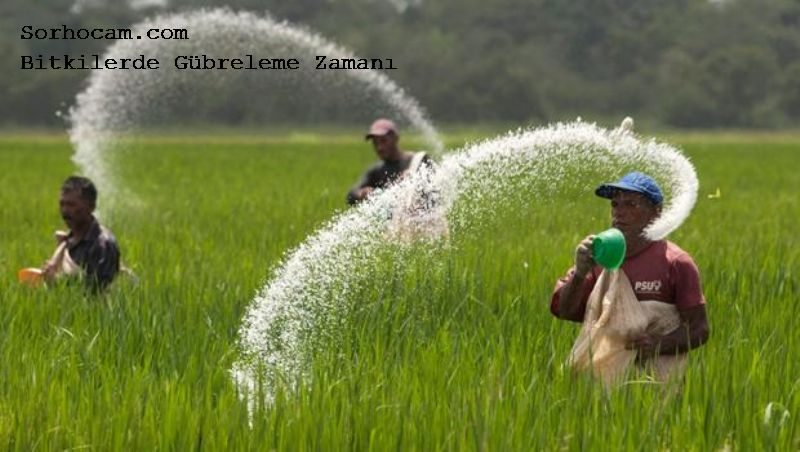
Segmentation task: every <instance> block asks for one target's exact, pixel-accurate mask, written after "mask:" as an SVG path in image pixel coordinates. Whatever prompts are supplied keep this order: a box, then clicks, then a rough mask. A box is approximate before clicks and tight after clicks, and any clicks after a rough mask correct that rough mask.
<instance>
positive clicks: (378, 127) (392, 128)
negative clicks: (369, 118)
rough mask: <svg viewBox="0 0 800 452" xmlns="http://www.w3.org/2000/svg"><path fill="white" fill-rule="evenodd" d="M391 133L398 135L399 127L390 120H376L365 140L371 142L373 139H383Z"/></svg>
mask: <svg viewBox="0 0 800 452" xmlns="http://www.w3.org/2000/svg"><path fill="white" fill-rule="evenodd" d="M389 132H394V133H395V134H397V126H396V125H394V123H393V122H392V121H390V120H388V119H385V118H381V119H376V120H375V122H373V123H372V125H371V126H369V132H367V136H366V137H364V138H365V139H367V140H369V139H370V138H372V137H382V136H384V135H386V134H387V133H389Z"/></svg>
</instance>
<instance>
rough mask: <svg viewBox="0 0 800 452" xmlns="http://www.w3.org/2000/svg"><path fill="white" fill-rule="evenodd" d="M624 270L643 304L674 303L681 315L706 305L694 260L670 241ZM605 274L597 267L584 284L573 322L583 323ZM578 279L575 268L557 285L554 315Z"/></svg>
mask: <svg viewBox="0 0 800 452" xmlns="http://www.w3.org/2000/svg"><path fill="white" fill-rule="evenodd" d="M620 269H621V270H622V271H624V272H625V275H626V276H627V277H628V279H629V280H630V282H631V288H632V289H633V292H634V293H635V294H636V299H638V300H639V301H643V300H656V301H661V302H664V303H670V304H673V305H675V307H676V308H677V309H678V311H685V310H687V309H690V308H693V307H695V306H698V305H701V304H705V303H706V300H705V297H704V296H703V290H702V287H701V285H700V272H699V270H698V269H697V265H696V264H695V263H694V260H693V259H692V257H691V256H690V255H689V253H687V252H686V251H684V250H682V249H681V248H679V247H678V245H675V244H674V243H672V242H670V241H668V240H659V241H656V242H653V243H651V244H650V245H649V246H648V247H647V248H645V249H643V250H642V251H640V252H638V253H637V254H635V255H633V256H628V257H627V258H625V262H624V263H623V264H622V267H621V268H620ZM602 271H603V269H602V268H601V267H599V266H595V267H594V268H593V269H592V271H591V272H589V274H588V275H587V276H586V278H585V279H584V280H583V287H582V293H581V309H579V310H578V311H577V312H580V317H579V318H571V319H569V320H574V321H577V322H580V321H583V314H584V311H585V310H586V302H587V300H588V299H589V295H590V294H591V292H592V289H593V288H594V285H595V282H597V279H598V278H599V277H600V273H602ZM574 277H575V267H573V268H571V269H570V271H569V273H568V274H567V275H566V276H565V277H563V278H561V279H559V280H558V282H557V283H556V286H555V288H554V289H553V295H552V298H551V300H550V311H551V312H552V313H553V315H557V314H556V313H557V312H558V303H559V301H560V299H561V290H562V289H563V288H564V286H565V285H567V283H568V282H570V281H572V279H573V278H574Z"/></svg>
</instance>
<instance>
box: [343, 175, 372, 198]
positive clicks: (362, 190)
mask: <svg viewBox="0 0 800 452" xmlns="http://www.w3.org/2000/svg"><path fill="white" fill-rule="evenodd" d="M373 170H374V168H370V169H368V170H367V171H366V172H365V173H364V174H363V175H361V179H359V180H358V182H356V184H355V185H353V188H351V189H350V191H349V192H347V203H348V204H350V205H353V204H357V203H359V202H361V201H363V200H365V199H367V198H368V197H369V195H371V194H372V192H373V191H374V190H375V188H374V185H373V182H372V172H373Z"/></svg>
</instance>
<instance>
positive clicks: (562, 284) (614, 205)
mask: <svg viewBox="0 0 800 452" xmlns="http://www.w3.org/2000/svg"><path fill="white" fill-rule="evenodd" d="M595 194H597V196H600V197H602V198H608V199H610V200H611V218H612V225H613V226H614V227H615V228H617V229H619V230H621V231H622V233H623V235H624V236H625V241H626V244H627V249H626V253H625V262H624V263H623V265H622V267H621V270H622V271H623V272H625V275H626V276H627V277H628V279H629V280H630V284H631V288H632V289H633V291H634V293H635V295H636V298H637V300H639V301H643V300H656V301H660V302H664V303H669V304H672V305H674V306H675V307H676V308H677V311H678V315H679V316H680V320H681V326H680V327H678V328H677V329H676V330H674V331H672V332H671V333H668V334H666V335H663V336H652V335H648V334H646V333H645V334H643V335H641V336H639V337H636V338H633V339H632V340H630V341H629V342H628V343H627V345H626V348H628V349H630V350H636V351H637V359H638V361H639V362H640V363H643V362H645V361H647V360H648V359H649V358H652V357H654V356H656V355H681V354H684V353H686V352H687V351H689V350H691V349H693V348H696V347H699V346H701V345H703V344H704V343H705V342H706V340H708V334H709V327H708V319H707V317H706V301H705V298H704V296H703V292H702V289H701V286H700V275H699V272H698V269H697V265H695V263H694V260H692V257H691V256H690V255H689V254H688V253H686V252H685V251H683V250H682V249H680V248H678V246H677V245H675V244H674V243H672V242H669V241H667V240H656V241H653V240H650V239H648V238H647V237H645V235H644V234H643V231H644V229H645V228H646V227H647V226H648V225H649V224H650V223H652V222H653V221H654V220H655V219H656V218H658V216H659V215H660V214H661V206H662V201H663V199H664V196H663V194H662V192H661V188H660V187H659V186H658V184H657V183H656V182H655V181H654V180H653V179H652V178H651V177H650V176H647V175H645V174H642V173H639V172H632V173H629V174H626V175H625V176H623V177H622V179H620V180H619V181H618V182H615V183H609V184H603V185H601V186H599V187H598V188H597V190H596V191H595ZM592 239H593V236H592V235H590V236H588V237H586V238H585V239H584V240H583V241H582V242H580V243H579V244H578V246H577V248H576V251H575V266H574V267H573V268H572V269H570V271H569V273H568V274H567V275H566V276H565V277H563V278H561V279H560V280H559V281H558V282H557V283H556V286H555V289H554V291H553V295H552V299H551V302H550V310H551V312H552V313H553V315H555V316H556V317H558V318H560V319H564V320H572V321H576V322H581V321H583V317H584V312H585V309H586V303H587V300H588V298H589V294H590V293H591V291H592V288H593V287H594V285H595V282H596V281H597V279H598V277H599V276H600V273H601V272H602V268H600V267H599V266H597V265H595V262H594V261H593V260H592Z"/></svg>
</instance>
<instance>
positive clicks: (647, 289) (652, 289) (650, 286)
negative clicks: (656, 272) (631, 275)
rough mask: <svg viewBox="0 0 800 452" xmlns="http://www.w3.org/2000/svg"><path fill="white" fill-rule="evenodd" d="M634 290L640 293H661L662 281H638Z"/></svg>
mask: <svg viewBox="0 0 800 452" xmlns="http://www.w3.org/2000/svg"><path fill="white" fill-rule="evenodd" d="M633 290H634V291H635V292H638V293H661V280H660V279H656V280H654V281H636V285H635V286H634V288H633Z"/></svg>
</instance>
